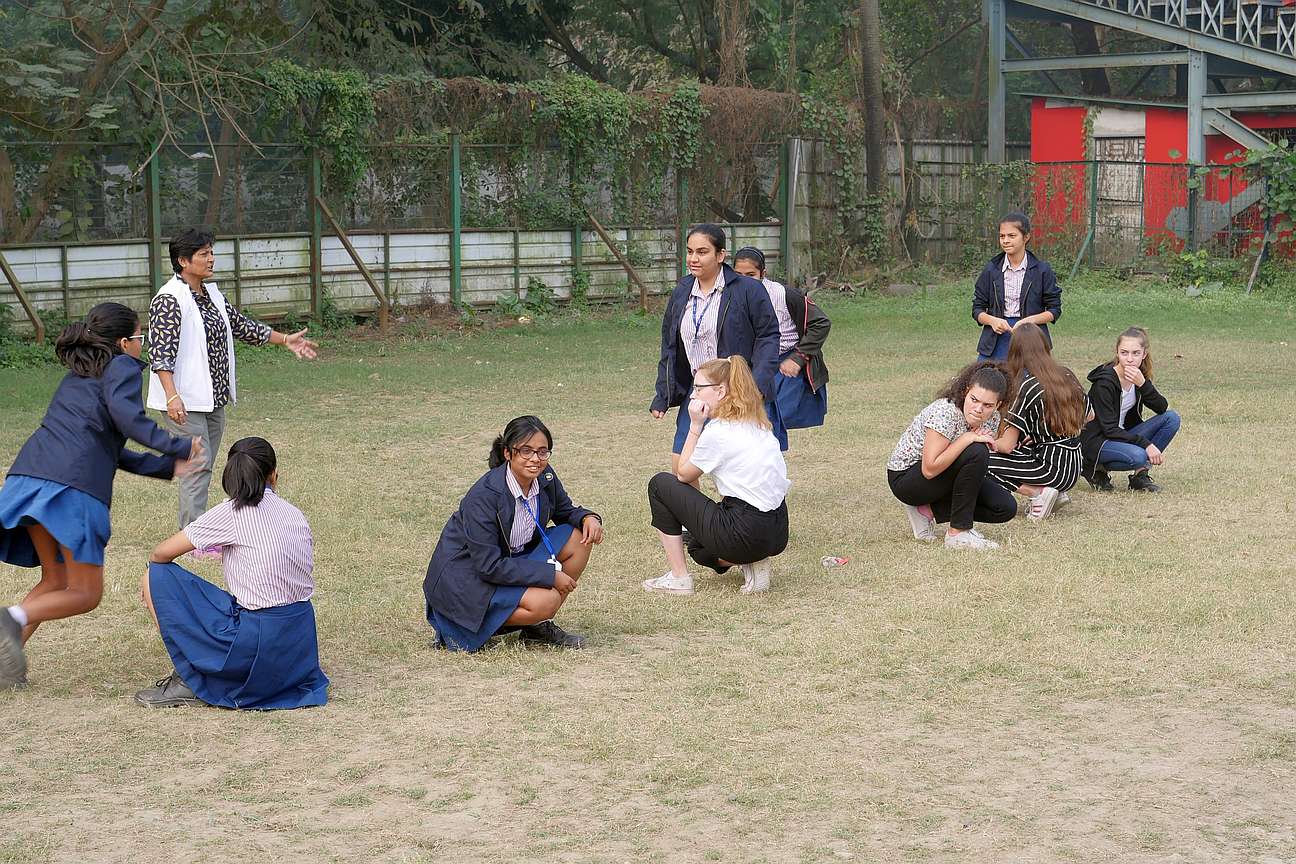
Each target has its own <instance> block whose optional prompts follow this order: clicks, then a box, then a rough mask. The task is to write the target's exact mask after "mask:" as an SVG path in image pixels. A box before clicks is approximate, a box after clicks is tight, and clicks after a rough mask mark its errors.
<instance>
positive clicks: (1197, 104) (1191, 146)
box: [1188, 51, 1206, 165]
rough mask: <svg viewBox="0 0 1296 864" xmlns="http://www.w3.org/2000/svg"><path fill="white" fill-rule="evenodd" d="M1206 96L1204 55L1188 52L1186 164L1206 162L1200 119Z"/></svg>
mask: <svg viewBox="0 0 1296 864" xmlns="http://www.w3.org/2000/svg"><path fill="white" fill-rule="evenodd" d="M1205 96H1206V55H1205V54H1203V53H1202V52H1200V51H1190V52H1188V162H1189V164H1191V165H1201V164H1202V163H1203V162H1205V161H1206V125H1205V122H1204V120H1203V118H1202V99H1204V98H1205Z"/></svg>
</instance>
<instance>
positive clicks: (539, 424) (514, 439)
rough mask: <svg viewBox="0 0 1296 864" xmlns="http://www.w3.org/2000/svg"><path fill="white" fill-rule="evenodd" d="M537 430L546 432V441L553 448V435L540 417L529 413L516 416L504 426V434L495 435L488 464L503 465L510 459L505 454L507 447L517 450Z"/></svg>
mask: <svg viewBox="0 0 1296 864" xmlns="http://www.w3.org/2000/svg"><path fill="white" fill-rule="evenodd" d="M537 432H541V433H543V434H544V436H545V441H546V442H548V444H547V446H548V447H549V449H550V450H552V449H553V435H551V434H550V433H549V427H548V426H546V425H545V424H544V422H543V421H542V420H541V419H540V418H539V417H536V416H535V415H534V414H527V415H526V416H525V417H514V418H513V419H512V420H510V421H509V422H508V425H507V426H505V427H504V434H503V435H497V436H496V437H495V442H494V443H493V444H491V449H490V456H489V457H488V458H487V460H486V464H487V465H489V466H490V467H492V468H498V467H499V466H501V465H503V464H504V463H505V462H507V461H508V459H507V458H506V457H505V456H504V450H505V448H507V449H509V450H515V449H517V448H518V447H521V446H522V445H523V444H525V443H526V441H527V439H528V438H530V437H531V436H532V435H534V434H535V433H537Z"/></svg>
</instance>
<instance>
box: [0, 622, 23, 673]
mask: <svg viewBox="0 0 1296 864" xmlns="http://www.w3.org/2000/svg"><path fill="white" fill-rule="evenodd" d="M26 680H27V655H26V654H25V653H23V644H22V625H21V624H19V623H18V622H17V621H15V620H14V617H13V616H12V615H10V614H9V610H8V609H0V687H12V686H14V685H15V684H18V683H19V682H25V681H26Z"/></svg>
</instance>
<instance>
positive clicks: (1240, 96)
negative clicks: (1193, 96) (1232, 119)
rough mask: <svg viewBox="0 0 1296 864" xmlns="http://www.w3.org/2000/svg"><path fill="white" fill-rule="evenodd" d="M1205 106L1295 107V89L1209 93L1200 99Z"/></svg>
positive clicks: (1289, 108)
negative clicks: (1266, 91)
mask: <svg viewBox="0 0 1296 864" xmlns="http://www.w3.org/2000/svg"><path fill="white" fill-rule="evenodd" d="M1202 106H1203V107H1205V108H1286V109H1288V110H1291V109H1294V108H1296V90H1273V91H1270V92H1268V93H1211V94H1207V96H1206V98H1205V99H1203V100H1202Z"/></svg>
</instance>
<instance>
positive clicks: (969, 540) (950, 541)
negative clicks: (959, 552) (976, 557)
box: [945, 528, 999, 551]
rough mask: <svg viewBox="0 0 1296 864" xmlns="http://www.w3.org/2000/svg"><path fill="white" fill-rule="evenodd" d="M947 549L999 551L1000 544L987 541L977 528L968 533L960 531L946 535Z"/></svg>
mask: <svg viewBox="0 0 1296 864" xmlns="http://www.w3.org/2000/svg"><path fill="white" fill-rule="evenodd" d="M945 548H946V549H976V550H978V551H981V550H989V549H998V548H999V544H998V543H996V542H995V541H993V540H987V539H986V538H984V537H982V536H981V532H979V531H977V530H976V529H975V528H971V529H969V530H967V531H960V532H959V533H957V534H946V535H945Z"/></svg>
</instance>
